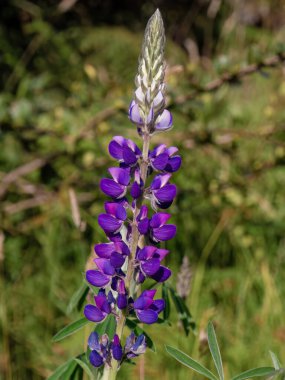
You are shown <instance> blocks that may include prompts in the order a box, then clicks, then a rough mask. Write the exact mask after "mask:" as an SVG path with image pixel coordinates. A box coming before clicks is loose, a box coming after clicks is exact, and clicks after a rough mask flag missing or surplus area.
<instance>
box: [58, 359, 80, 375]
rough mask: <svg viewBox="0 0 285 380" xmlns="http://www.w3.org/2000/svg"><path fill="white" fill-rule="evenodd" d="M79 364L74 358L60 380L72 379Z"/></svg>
mask: <svg viewBox="0 0 285 380" xmlns="http://www.w3.org/2000/svg"><path fill="white" fill-rule="evenodd" d="M77 367H78V364H77V363H76V362H75V361H74V360H73V361H72V362H71V364H70V365H69V367H68V368H67V369H66V370H65V371H64V373H63V374H62V375H61V377H60V380H71V378H72V375H73V374H74V372H75V371H76V369H77Z"/></svg>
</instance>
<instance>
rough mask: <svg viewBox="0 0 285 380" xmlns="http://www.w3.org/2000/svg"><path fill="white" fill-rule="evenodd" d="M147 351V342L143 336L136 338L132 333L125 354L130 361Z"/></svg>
mask: <svg viewBox="0 0 285 380" xmlns="http://www.w3.org/2000/svg"><path fill="white" fill-rule="evenodd" d="M145 351H146V340H145V336H144V335H143V334H141V335H139V336H138V337H136V335H135V333H134V332H133V331H132V332H131V334H130V335H129V336H128V337H127V339H126V344H125V349H124V353H125V355H126V356H127V358H128V359H132V358H135V357H137V356H139V355H141V354H144V353H145Z"/></svg>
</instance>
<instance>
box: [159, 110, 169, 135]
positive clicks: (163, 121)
mask: <svg viewBox="0 0 285 380" xmlns="http://www.w3.org/2000/svg"><path fill="white" fill-rule="evenodd" d="M171 126H172V115H171V113H170V112H169V111H168V110H164V111H163V112H162V114H161V115H160V116H159V117H158V118H157V123H156V124H155V129H157V130H158V131H166V130H167V129H169V128H171Z"/></svg>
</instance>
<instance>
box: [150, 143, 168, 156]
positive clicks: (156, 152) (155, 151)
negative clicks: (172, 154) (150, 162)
mask: <svg viewBox="0 0 285 380" xmlns="http://www.w3.org/2000/svg"><path fill="white" fill-rule="evenodd" d="M165 149H166V145H165V144H160V145H158V146H156V147H155V148H154V149H153V150H152V151H151V152H150V157H156V156H158V155H159V154H162V153H164V151H165ZM166 153H168V152H166ZM168 155H169V153H168Z"/></svg>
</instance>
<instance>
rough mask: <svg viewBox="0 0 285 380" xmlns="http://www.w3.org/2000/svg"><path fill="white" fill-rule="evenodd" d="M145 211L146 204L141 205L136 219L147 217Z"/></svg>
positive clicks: (146, 209) (146, 210)
mask: <svg viewBox="0 0 285 380" xmlns="http://www.w3.org/2000/svg"><path fill="white" fill-rule="evenodd" d="M147 212H148V208H147V206H146V205H143V206H142V207H141V210H140V213H139V215H138V217H137V220H142V219H145V218H146V217H147Z"/></svg>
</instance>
